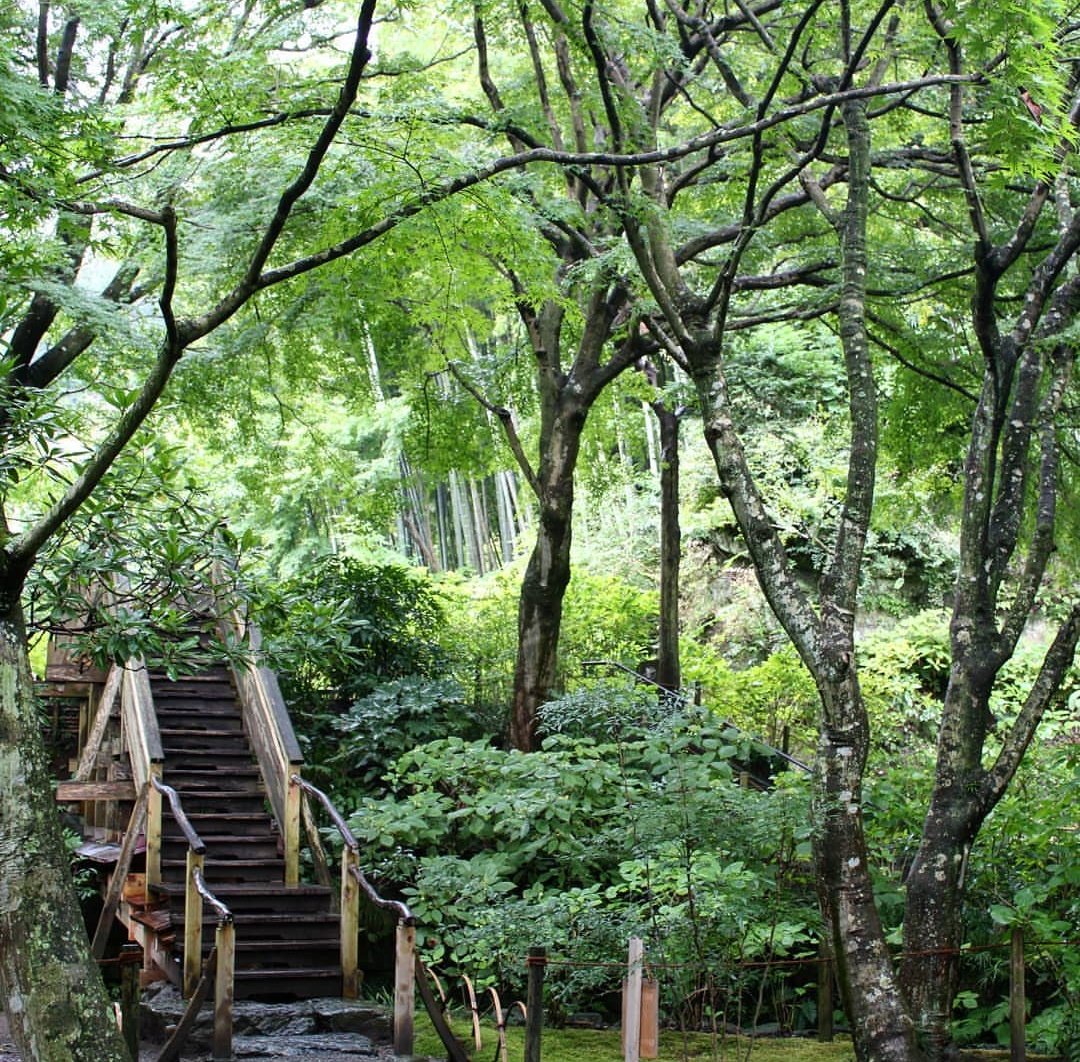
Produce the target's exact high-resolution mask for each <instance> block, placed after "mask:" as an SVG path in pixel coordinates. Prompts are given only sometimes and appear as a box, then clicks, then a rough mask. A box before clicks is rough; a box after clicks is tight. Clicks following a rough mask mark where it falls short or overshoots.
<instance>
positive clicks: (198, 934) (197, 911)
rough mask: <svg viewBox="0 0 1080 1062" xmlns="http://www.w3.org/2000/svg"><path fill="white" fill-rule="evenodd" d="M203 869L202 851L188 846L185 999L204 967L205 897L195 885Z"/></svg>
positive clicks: (190, 993) (185, 904)
mask: <svg viewBox="0 0 1080 1062" xmlns="http://www.w3.org/2000/svg"><path fill="white" fill-rule="evenodd" d="M202 870H203V855H202V853H201V852H196V851H195V850H194V849H192V848H188V852H187V878H186V879H185V885H184V999H190V998H191V996H192V993H193V992H194V991H195V987H196V985H198V983H199V976H200V972H201V967H202V930H203V918H202V909H203V898H202V896H201V895H200V894H199V890H198V889H197V888H196V887H195V872H196V871H198V872H199V873H200V874H201V873H202ZM147 877H148V878H149V875H147Z"/></svg>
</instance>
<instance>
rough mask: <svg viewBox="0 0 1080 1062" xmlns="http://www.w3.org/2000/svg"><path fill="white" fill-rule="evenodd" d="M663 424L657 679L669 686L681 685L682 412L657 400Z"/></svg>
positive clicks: (671, 687)
mask: <svg viewBox="0 0 1080 1062" xmlns="http://www.w3.org/2000/svg"><path fill="white" fill-rule="evenodd" d="M652 408H653V411H654V412H655V413H656V419H657V422H658V423H659V425H660V633H659V638H658V645H657V663H656V681H657V682H658V683H659V684H660V685H661V686H663V687H664V688H665V689H668V690H677V689H678V688H679V687H680V686H681V685H682V673H681V670H680V667H679V564H680V561H681V551H682V529H681V528H680V526H679V412H678V411H677V410H670V409H668V408H667V406H665V405H664V403H663V402H654V403H653V404H652Z"/></svg>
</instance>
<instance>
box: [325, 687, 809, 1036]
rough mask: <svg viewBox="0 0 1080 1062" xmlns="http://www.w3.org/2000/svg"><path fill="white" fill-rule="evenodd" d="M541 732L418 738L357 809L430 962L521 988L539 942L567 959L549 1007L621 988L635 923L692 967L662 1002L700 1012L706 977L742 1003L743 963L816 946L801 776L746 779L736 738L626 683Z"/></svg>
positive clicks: (555, 709)
mask: <svg viewBox="0 0 1080 1062" xmlns="http://www.w3.org/2000/svg"><path fill="white" fill-rule="evenodd" d="M544 728H545V730H546V732H547V735H548V736H547V737H546V738H545V740H544V743H543V748H542V749H541V750H540V751H538V752H534V753H521V752H518V751H516V750H509V751H507V750H503V749H499V748H496V747H494V746H492V745H490V744H489V743H487V742H484V741H480V742H476V741H474V742H469V741H465V740H462V739H461V738H458V737H452V738H445V739H442V740H438V741H434V742H431V743H429V744H427V745H421V746H417V747H415V748H413V749H412V750H411V751H409V752H407V753H406V754H405V755H404V756H402V757H401V758H400V759H399V760H398V762H397V764H396V765H395V766H394V768H393V769H392V770H391V771H390V772H389V773H388V775H387V776H386V779H385V784H386V786H387V788H388V790H389V795H388V796H386V797H383V798H374V797H368V798H366V799H364V800H363V801H362V802H361V803H360V804H359V806H358V807H357V808H356V809H355V811H354V812H353V814H352V815H351V817H350V820H349V823H350V827H351V828H352V829H353V831H354V832H355V833H356V835H357V837H358V838H359V839H360V840H361V842H362V844H364V845H365V846H367V847H368V848H369V852H368V856H367V860H369V861H370V862H367V865H371V866H374V867H377V868H378V873H379V875H380V877H381V878H382V880H383V881H384V882H389V883H392V884H394V885H396V886H397V887H398V888H400V889H401V890H402V891H403V893H404V895H405V896H406V897H407V898H408V901H409V903H410V905H411V906H412V908H413V910H414V912H415V913H416V914H417V917H418V920H419V923H420V924H421V925H422V926H423V927H424V928H425V930H426V932H427V938H426V940H425V941H424V942H423V944H424V948H425V951H426V953H427V955H428V957H429V959H430V960H431V961H432V962H434V963H436V964H438V965H439V966H441V967H445V968H448V969H449V970H451V971H463V972H466V973H468V974H469V976H470V977H472V978H474V980H475V981H477V983H478V984H479V985H481V986H483V985H487V984H498V985H500V986H501V987H502V988H504V989H508V990H510V991H512V992H516V993H521V992H522V991H523V989H524V986H523V982H522V973H523V971H522V969H521V967H520V962H519V959H520V956H521V954H523V952H524V950H525V948H526V947H528V946H529V945H531V944H535V943H537V942H540V941H543V942H547V943H548V944H549V945H550V946H552V947H553V948H555V949H556V950H557V951H558V952H559V953H560V954H562V955H566V956H567V957H568V958H570V959H572V960H573V963H571V964H570V965H568V966H567V967H565V968H560V967H558V966H556V967H554V968H553V969H552V971H550V990H551V992H552V997H551V998H552V1003H553V1008H554V1014H555V1015H556V1016H557V1015H558V1014H559V1013H562V1012H565V1009H566V1008H573V1007H579V1006H581V1005H582V1004H583V1001H584V1000H597V999H599V998H600V997H601V996H602V995H603V994H604V993H605V992H607V991H609V990H610V989H611V988H612V987H614V986H613V983H612V976H613V975H612V971H611V969H610V968H608V967H607V966H606V965H605V964H606V963H608V962H612V961H615V962H617V961H618V957H619V956H620V955H621V954H622V952H623V951H624V949H625V943H626V937H627V936H628V935H629V934H631V933H640V934H643V935H645V936H646V937H647V938H648V939H649V947H650V952H651V954H652V955H653V956H654V959H655V960H656V961H661V962H669V963H675V964H676V966H677V967H680V966H681V965H684V966H685V967H686V969H685V970H682V971H681V972H680V974H679V975H678V976H676V977H675V978H674V979H673V980H672V981H671V982H670V983H669V985H668V988H667V992H668V995H667V1001H668V1002H667V1005H668V1006H670V1007H671V1008H677V1007H689V1008H691V1009H692V1008H693V1006H694V1005H695V1001H696V1005H697V1006H698V1008H699V1009H698V1017H699V1018H700V1004H701V999H702V997H701V989H702V986H703V984H705V982H706V981H708V980H711V979H718V980H720V981H723V979H724V978H727V977H730V978H733V980H732V981H730V982H728V983H729V985H732V986H735V987H731V988H730V989H725V992H727V991H729V990H730V992H731V993H732V994H731V999H732V1000H735V999H736V998H737V997H739V995H740V994H741V993H742V992H743V991H744V990H746V989H747V988H748V986H750V985H752V984H754V983H755V982H754V978H753V976H752V975H747V976H744V975H743V973H742V972H740V971H739V970H738V963H740V962H743V961H746V960H748V959H750V958H761V957H769V956H771V957H778V956H785V955H795V954H801V953H802V950H804V949H805V948H807V947H809V946H811V944H812V940H813V937H814V933H815V928H814V927H815V925H816V919H815V916H814V914H813V904H812V901H811V897H810V894H809V892H808V891H805V886H806V884H807V883H806V879H805V864H804V863H803V862H802V860H803V858H804V857H805V855H806V853H807V841H808V832H807V826H806V803H805V801H806V799H807V794H806V792H805V789H804V787H802V786H800V785H799V784H798V780H796V779H791V780H790V781H791V784H785V785H784V786H783V787H781V788H780V789H779V790H778V791H777V792H775V793H772V794H759V793H754V792H751V791H747V790H744V789H741V788H739V786H738V785H737V784H735V783H734V782H733V781H732V778H733V775H734V774H735V773H736V771H734V770H733V767H732V762H733V758H734V757H737V756H739V755H741V754H742V753H744V752H745V747H744V739H743V737H742V736H741V735H739V734H738V733H737V732H736V731H734V730H732V729H731V728H730V727H728V726H727V725H726V724H724V723H722V722H721V721H719V720H718V719H716V717H715V716H713V715H712V714H711V713H708V712H700V711H697V712H692V713H683V712H675V711H673V710H672V709H671V707H670V706H667V707H663V706H659V707H658V705H657V702H656V699H655V697H652V698H651V704H650V703H648V702H647V701H646V699H645V698H644V697H642V696H640V695H639V694H637V693H633V692H632V693H629V694H628V693H627V692H626V691H625V688H624V689H623V690H622V691H621V692H620V691H619V690H617V689H616V688H615V687H614V686H610V687H609V686H600V687H597V688H596V689H593V690H590V691H588V692H583V691H578V692H576V693H574V694H571V695H568V696H567V697H566V698H563V699H560V700H557V701H555V702H552V704H550V705H548V706H547V707H546V708H545V711H544ZM343 766H344V764H343ZM792 885H794V886H795V888H794V890H792V888H791V886H792ZM579 962H580V963H585V964H586V965H584V966H577V965H575V964H576V963H579ZM590 963H596V964H597V965H595V966H593V965H588V964H590Z"/></svg>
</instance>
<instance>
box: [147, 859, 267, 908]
mask: <svg viewBox="0 0 1080 1062" xmlns="http://www.w3.org/2000/svg"><path fill="white" fill-rule="evenodd" d="M186 873H187V860H186V859H162V861H161V876H162V877H163V878H164V879H165V880H166V881H170V882H182V881H183V880H184V875H185V874H186ZM203 877H204V878H205V879H206V884H207V887H208V888H209V889H210V891H211V892H212V893H213V894H214V895H215V896H217V897H218V898H219V899H221V897H220V890H221V889H222V888H223V887H224V886H225V885H245V884H253V885H256V884H257V885H263V884H266V885H277V884H281V883H283V882H284V880H285V861H284V860H282V859H218V858H211V857H210V856H207V857H206V864H205V867H204V869H203ZM226 906H228V905H227V904H226Z"/></svg>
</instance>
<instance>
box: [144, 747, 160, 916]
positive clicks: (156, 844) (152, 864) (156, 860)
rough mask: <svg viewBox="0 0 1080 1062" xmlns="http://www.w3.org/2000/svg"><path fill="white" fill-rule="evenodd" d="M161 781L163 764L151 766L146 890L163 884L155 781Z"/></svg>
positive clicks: (158, 793) (158, 808)
mask: <svg viewBox="0 0 1080 1062" xmlns="http://www.w3.org/2000/svg"><path fill="white" fill-rule="evenodd" d="M155 778H157V779H158V781H161V764H160V763H152V764H150V788H149V791H148V792H147V794H146V888H147V896H149V889H150V886H151V885H160V884H161V792H160V790H158V788H157V786H155V785H154V779H155Z"/></svg>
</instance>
